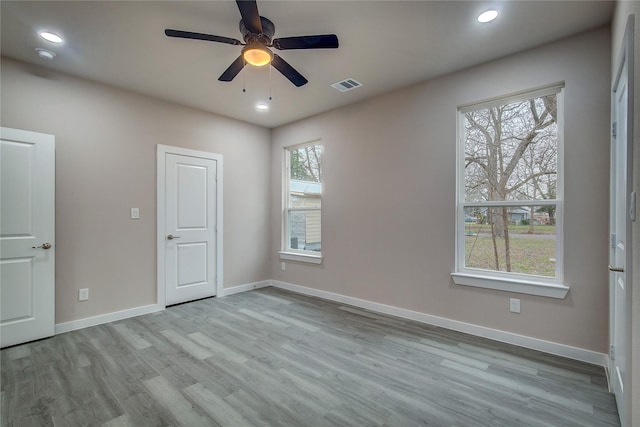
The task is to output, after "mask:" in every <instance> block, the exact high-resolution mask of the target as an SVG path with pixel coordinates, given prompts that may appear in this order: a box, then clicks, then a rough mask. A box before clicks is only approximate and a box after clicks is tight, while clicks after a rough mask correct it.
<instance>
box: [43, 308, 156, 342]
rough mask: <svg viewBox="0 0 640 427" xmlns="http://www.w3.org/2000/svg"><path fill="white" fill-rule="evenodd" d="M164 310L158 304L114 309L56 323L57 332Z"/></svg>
mask: <svg viewBox="0 0 640 427" xmlns="http://www.w3.org/2000/svg"><path fill="white" fill-rule="evenodd" d="M161 310H164V307H163V306H161V305H158V304H149V305H143V306H141V307H135V308H130V309H127V310H122V311H114V312H112V313H106V314H100V315H98V316H92V317H86V318H84V319H78V320H72V321H70V322H64V323H58V324H56V329H55V333H56V335H57V334H61V333H63V332H70V331H75V330H77V329H84V328H88V327H89V326H96V325H102V324H103V323H109V322H115V321H117V320H122V319H128V318H130V317H136V316H141V315H143V314H149V313H154V312H156V311H161Z"/></svg>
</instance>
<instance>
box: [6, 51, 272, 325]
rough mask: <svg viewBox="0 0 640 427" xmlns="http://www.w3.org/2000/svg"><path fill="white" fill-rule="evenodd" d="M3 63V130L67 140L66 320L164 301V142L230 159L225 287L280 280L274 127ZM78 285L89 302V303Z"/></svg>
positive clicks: (61, 285) (60, 229) (60, 222)
mask: <svg viewBox="0 0 640 427" xmlns="http://www.w3.org/2000/svg"><path fill="white" fill-rule="evenodd" d="M1 66H2V75H1V81H0V83H1V85H2V95H1V102H2V104H1V107H2V118H1V123H2V126H5V127H11V128H17V129H25V130H30V131H35V132H43V133H48V134H53V135H55V137H56V242H55V247H56V323H62V322H67V321H71V320H77V319H83V318H86V317H90V316H95V315H100V314H105V313H110V312H115V311H120V310H124V309H128V308H134V307H139V306H144V305H148V304H154V303H155V302H156V289H157V284H156V145H157V144H165V145H171V146H176V147H184V148H191V149H195V150H202V151H209V152H212V153H218V154H222V155H223V162H224V163H223V164H224V189H223V191H224V261H223V268H224V270H223V271H224V286H225V287H230V286H234V285H241V284H246V283H253V282H257V281H261V280H266V279H269V267H268V264H267V262H266V260H265V253H266V252H267V249H268V245H269V239H270V236H269V232H268V226H269V224H268V216H269V211H268V206H269V204H270V195H269V185H268V182H269V177H270V164H269V156H270V154H269V153H270V131H269V130H268V129H264V128H262V127H259V126H254V125H250V124H247V123H243V122H239V121H236V120H231V119H227V118H223V117H220V116H215V115H212V114H209V113H205V112H201V111H197V110H193V109H189V108H185V107H181V106H178V105H175V104H171V103H168V102H164V101H160V100H157V99H153V98H149V97H145V96H141V95H138V94H134V93H131V92H127V91H123V90H119V89H115V88H112V87H109V86H105V85H101V84H96V83H93V82H90V81H87V80H82V79H78V78H74V77H71V76H68V75H64V74H61V73H57V72H54V71H51V70H47V69H44V68H40V67H35V66H32V65H28V64H26V63H22V62H16V61H14V60H11V59H7V58H3V59H2V63H1ZM132 207H138V208H140V219H139V220H132V219H129V215H130V208H132ZM79 288H89V296H90V298H89V301H86V302H78V289H79Z"/></svg>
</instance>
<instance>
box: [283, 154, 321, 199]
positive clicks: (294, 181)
mask: <svg viewBox="0 0 640 427" xmlns="http://www.w3.org/2000/svg"><path fill="white" fill-rule="evenodd" d="M289 169H290V175H289V207H291V208H293V207H313V208H319V207H320V205H321V201H320V197H321V194H322V145H307V146H304V147H299V148H295V149H292V150H290V151H289Z"/></svg>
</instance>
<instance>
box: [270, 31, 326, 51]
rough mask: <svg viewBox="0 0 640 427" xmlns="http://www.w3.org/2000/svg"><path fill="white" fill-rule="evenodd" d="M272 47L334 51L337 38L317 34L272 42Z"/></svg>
mask: <svg viewBox="0 0 640 427" xmlns="http://www.w3.org/2000/svg"><path fill="white" fill-rule="evenodd" d="M272 43H273V47H275V48H276V49H280V50H287V49H336V48H338V45H339V44H338V36H336V35H335V34H318V35H315V36H298V37H284V38H281V39H274V40H273V42H272Z"/></svg>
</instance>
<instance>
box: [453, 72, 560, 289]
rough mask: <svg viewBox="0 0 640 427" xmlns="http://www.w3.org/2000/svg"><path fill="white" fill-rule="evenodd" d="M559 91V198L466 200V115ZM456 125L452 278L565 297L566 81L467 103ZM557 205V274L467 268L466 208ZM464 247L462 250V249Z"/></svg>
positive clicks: (458, 281) (488, 286)
mask: <svg viewBox="0 0 640 427" xmlns="http://www.w3.org/2000/svg"><path fill="white" fill-rule="evenodd" d="M553 93H555V94H557V97H558V171H559V173H558V177H557V189H556V199H555V200H536V201H529V200H527V201H516V202H512V201H487V202H479V203H476V202H474V203H470V202H468V203H465V202H464V200H463V197H464V182H465V180H464V173H465V169H464V156H462V155H461V154H462V153H463V152H464V146H463V144H462V140H461V136H462V135H463V134H464V121H463V120H461V118H462V115H463V114H464V113H466V112H468V111H474V110H478V109H483V108H489V107H492V106H496V105H503V104H506V103H510V102H517V101H521V100H524V99H530V98H535V97H539V96H544V95H549V94H553ZM457 114H458V116H457V124H458V126H457V127H456V168H457V173H456V204H457V207H456V257H455V271H454V272H453V273H451V278H452V279H453V282H454V283H455V284H456V285H462V286H473V287H479V288H486V289H494V290H499V291H507V292H515V293H522V294H529V295H538V296H543V297H549V298H558V299H564V298H565V297H566V295H567V293H568V292H569V290H570V287H569V286H568V285H567V284H565V283H564V276H563V274H564V256H563V254H564V214H563V213H564V168H565V166H564V116H565V114H564V84H563V83H556V84H553V85H550V86H547V87H542V88H537V89H533V90H530V91H523V92H518V93H516V94H512V95H509V96H504V97H499V98H493V99H490V100H487V101H484V102H478V103H474V104H467V105H464V106H461V107H459V108H458V111H457ZM552 204H553V205H556V218H557V220H558V221H557V223H556V274H555V277H550V278H547V277H542V276H533V275H526V274H517V273H507V272H498V271H488V270H480V269H473V268H466V267H464V261H465V260H464V256H465V251H464V250H463V248H464V245H465V240H464V239H465V232H464V208H465V207H473V206H482V207H484V206H543V205H552ZM461 248H462V249H461Z"/></svg>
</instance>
